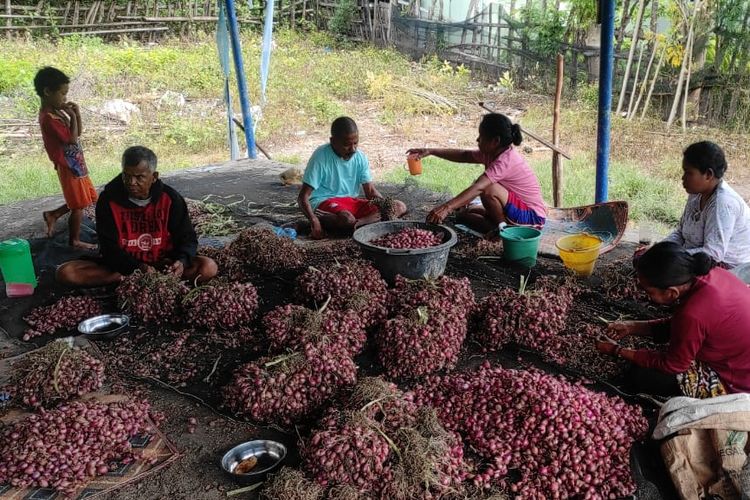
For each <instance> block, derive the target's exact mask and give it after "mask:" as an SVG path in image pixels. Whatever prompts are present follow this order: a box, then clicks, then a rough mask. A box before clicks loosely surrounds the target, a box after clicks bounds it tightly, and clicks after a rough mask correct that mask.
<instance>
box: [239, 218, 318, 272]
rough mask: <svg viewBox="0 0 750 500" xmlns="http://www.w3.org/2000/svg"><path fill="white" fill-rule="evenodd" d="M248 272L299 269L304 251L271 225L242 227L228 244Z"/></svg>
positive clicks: (302, 261)
mask: <svg viewBox="0 0 750 500" xmlns="http://www.w3.org/2000/svg"><path fill="white" fill-rule="evenodd" d="M227 252H228V254H229V256H231V257H234V258H235V259H236V261H237V262H239V263H240V264H241V265H242V266H243V269H244V271H245V272H246V273H247V274H251V275H256V274H261V275H270V274H276V273H279V272H284V271H290V270H294V269H299V268H301V267H302V265H303V263H304V262H305V258H304V257H305V252H304V249H303V248H302V247H300V246H299V245H297V244H295V243H294V241H293V240H291V239H290V238H285V237H282V236H278V235H277V234H276V233H275V232H274V231H273V230H272V229H271V228H270V227H266V226H255V227H251V228H249V229H244V230H243V231H242V232H240V234H238V235H237V238H236V239H235V240H234V241H232V243H230V245H229V247H228V248H227Z"/></svg>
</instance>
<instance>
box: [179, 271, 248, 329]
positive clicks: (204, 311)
mask: <svg viewBox="0 0 750 500" xmlns="http://www.w3.org/2000/svg"><path fill="white" fill-rule="evenodd" d="M182 307H183V309H184V310H185V313H186V316H187V319H188V322H189V323H190V324H191V325H193V326H202V327H204V328H208V329H209V330H218V329H221V330H231V329H234V328H239V327H246V326H248V325H249V324H250V323H251V322H252V320H253V319H254V318H255V313H256V312H257V311H258V292H257V290H256V289H255V287H254V286H253V284H252V283H228V282H226V281H224V280H221V279H218V280H213V281H211V282H209V283H207V284H205V285H202V286H200V287H198V288H194V289H193V290H191V291H190V292H188V293H187V295H185V298H184V299H183V300H182Z"/></svg>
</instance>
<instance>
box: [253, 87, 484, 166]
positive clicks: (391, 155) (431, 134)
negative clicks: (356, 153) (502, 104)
mask: <svg viewBox="0 0 750 500" xmlns="http://www.w3.org/2000/svg"><path fill="white" fill-rule="evenodd" d="M346 105H347V106H346V107H347V108H348V109H349V114H350V116H351V117H352V118H354V120H355V121H356V122H357V126H358V127H359V133H360V145H359V147H360V149H361V150H362V151H363V152H364V153H365V154H366V155H367V157H368V159H369V160H370V166H371V168H372V170H373V173H374V174H375V176H376V177H382V175H383V174H384V173H385V172H387V171H389V170H390V169H391V168H393V166H394V165H399V164H404V163H405V152H406V150H407V149H409V148H411V147H421V146H441V147H463V148H468V147H472V146H473V145H474V144H476V143H475V140H476V130H477V124H478V120H479V117H480V116H481V113H480V111H481V110H480V109H479V108H478V107H477V108H476V112H475V113H473V114H471V113H467V112H459V113H457V114H455V115H452V116H410V117H407V118H404V119H403V120H402V121H401V122H400V123H399V124H398V125H397V126H392V125H388V124H383V123H381V122H380V121H379V120H378V107H377V106H378V105H377V103H375V102H372V101H350V102H348V103H346ZM328 127H329V126H328V125H321V126H320V127H319V128H318V129H313V130H302V129H300V130H294V131H293V132H291V133H290V134H289V135H290V136H291V137H292V139H291V140H290V139H289V138H288V137H287V138H280V139H276V140H269V141H267V143H265V144H262V146H263V147H264V148H266V149H267V150H268V152H269V154H271V156H272V157H282V158H291V157H298V158H299V159H300V161H301V164H300V167H301V168H304V165H305V164H306V163H307V159H308V158H309V157H310V155H311V154H312V152H313V151H314V150H315V148H317V147H318V146H320V145H321V144H324V143H326V142H328V139H329V136H330V134H329V132H328Z"/></svg>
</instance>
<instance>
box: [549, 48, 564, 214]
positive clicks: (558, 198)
mask: <svg viewBox="0 0 750 500" xmlns="http://www.w3.org/2000/svg"><path fill="white" fill-rule="evenodd" d="M564 72H565V58H564V57H563V55H562V54H557V85H556V86H555V109H554V114H553V115H552V144H554V145H555V146H557V145H558V144H560V99H561V98H562V88H563V81H564ZM552 198H553V203H554V205H555V207H561V206H562V205H563V169H562V160H561V159H560V153H558V152H557V151H553V152H552Z"/></svg>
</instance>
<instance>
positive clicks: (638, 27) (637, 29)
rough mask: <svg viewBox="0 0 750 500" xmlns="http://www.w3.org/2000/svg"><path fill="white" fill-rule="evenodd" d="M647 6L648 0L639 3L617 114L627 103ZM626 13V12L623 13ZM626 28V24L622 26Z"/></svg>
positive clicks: (641, 0)
mask: <svg viewBox="0 0 750 500" xmlns="http://www.w3.org/2000/svg"><path fill="white" fill-rule="evenodd" d="M645 7H646V0H640V2H639V3H638V15H637V16H636V18H635V27H634V28H633V41H632V43H631V44H630V51H629V53H628V62H627V63H626V65H625V76H623V77H622V88H621V89H620V99H619V100H618V101H617V114H619V113H620V111H622V106H623V104H624V103H625V93H626V92H627V90H628V83H629V82H628V79H629V78H630V67H631V66H632V64H633V57H634V56H635V49H636V46H637V45H638V39H639V38H638V35H639V33H640V30H641V23H642V22H643V10H644V8H645ZM623 15H624V14H623ZM622 29H623V30H625V26H623V27H622Z"/></svg>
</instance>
